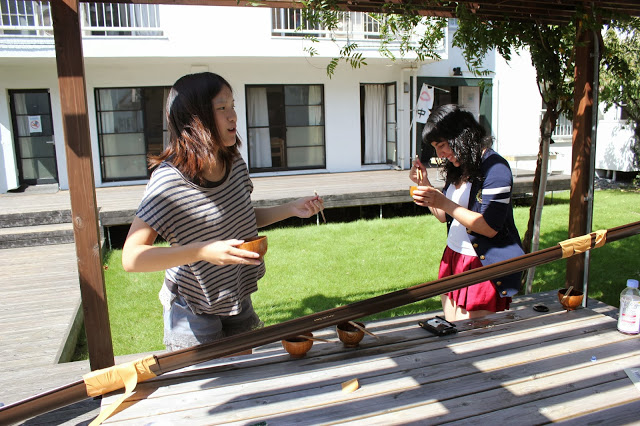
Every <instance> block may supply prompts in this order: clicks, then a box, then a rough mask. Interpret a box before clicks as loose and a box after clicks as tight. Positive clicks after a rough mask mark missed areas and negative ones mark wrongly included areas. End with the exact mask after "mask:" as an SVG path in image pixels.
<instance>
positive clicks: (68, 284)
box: [0, 169, 569, 423]
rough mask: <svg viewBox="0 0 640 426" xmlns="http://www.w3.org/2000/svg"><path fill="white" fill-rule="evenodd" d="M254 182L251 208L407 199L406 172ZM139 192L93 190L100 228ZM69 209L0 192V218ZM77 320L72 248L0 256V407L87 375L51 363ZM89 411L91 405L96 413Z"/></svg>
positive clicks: (522, 177)
mask: <svg viewBox="0 0 640 426" xmlns="http://www.w3.org/2000/svg"><path fill="white" fill-rule="evenodd" d="M429 176H430V179H431V180H432V182H434V183H435V184H436V185H438V184H441V183H442V182H441V181H439V180H438V178H437V171H436V169H430V170H429ZM531 179H532V176H531V175H530V174H529V175H527V174H526V173H522V172H521V173H520V174H519V177H518V179H516V183H515V190H516V191H521V192H527V191H528V190H529V189H528V188H529V187H530V186H531ZM252 180H253V182H254V193H253V197H252V198H253V200H254V202H255V204H256V205H257V206H268V205H273V204H277V203H280V202H283V201H286V200H288V199H291V198H297V197H301V196H307V195H312V194H313V191H314V190H316V191H318V193H319V194H320V195H322V196H323V198H325V200H326V207H327V208H333V207H345V206H358V205H375V204H381V205H382V204H387V203H397V202H410V201H411V200H410V198H409V195H408V187H409V185H410V184H411V182H410V181H409V179H408V171H407V170H404V171H395V170H384V171H370V172H358V173H335V174H310V175H296V176H276V177H258V178H253V179H252ZM568 187H569V177H568V176H562V175H557V176H553V179H552V180H551V181H550V185H549V190H563V189H568ZM143 191H144V185H137V186H126V187H111V188H98V189H96V198H97V203H98V207H99V209H100V217H101V221H102V224H103V225H116V224H128V223H130V221H131V219H132V217H133V214H134V212H135V209H136V208H137V205H138V203H139V201H140V198H141V196H142V193H143ZM68 209H70V201H69V193H68V191H58V192H54V193H38V192H25V193H19V194H0V215H29V214H31V213H34V212H52V213H51V214H53V212H60V211H63V210H68ZM80 315H81V304H80V290H79V284H78V276H77V263H76V256H75V246H74V245H73V244H59V245H47V246H39V247H26V248H13V249H4V250H0V324H2V327H0V343H1V344H2V347H1V349H0V403H3V404H9V403H13V402H16V401H19V400H21V399H24V398H27V397H29V396H33V395H35V394H37V393H39V392H42V391H45V390H48V389H51V388H54V387H57V386H61V385H63V384H65V383H68V382H70V381H73V380H77V379H78V378H79V377H80V376H81V375H82V374H84V373H86V372H88V371H89V367H88V363H87V362H84V363H67V364H57V363H58V361H59V359H61V357H62V358H64V355H65V354H68V353H69V352H70V351H72V350H73V347H74V345H75V341H74V339H69V335H70V334H71V335H73V333H71V331H72V330H74V329H76V328H77V327H79V326H80V324H81V322H80V318H81V317H80ZM129 358H130V357H123V358H119V360H124V359H129ZM118 362H120V361H118ZM91 405H92V404H91V403H90V402H89V403H88V406H89V407H90V409H94V408H95V407H92V408H91ZM93 405H94V406H95V404H93ZM81 411H82V409H81ZM0 423H1V422H0Z"/></svg>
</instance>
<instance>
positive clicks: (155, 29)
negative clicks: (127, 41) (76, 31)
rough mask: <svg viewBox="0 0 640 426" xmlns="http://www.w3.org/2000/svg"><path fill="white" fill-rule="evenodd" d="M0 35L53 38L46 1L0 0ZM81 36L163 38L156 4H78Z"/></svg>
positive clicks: (49, 12)
mask: <svg viewBox="0 0 640 426" xmlns="http://www.w3.org/2000/svg"><path fill="white" fill-rule="evenodd" d="M0 18H1V21H0V36H2V35H4V36H13V37H16V36H17V37H20V36H26V37H33V36H36V37H47V36H49V37H50V36H52V35H53V24H52V23H53V21H52V19H51V8H50V6H49V2H48V1H30V0H0ZM80 19H81V21H80V25H81V28H82V35H83V36H146V37H154V36H162V35H163V32H162V29H161V28H160V14H159V10H158V5H152V4H120V3H80Z"/></svg>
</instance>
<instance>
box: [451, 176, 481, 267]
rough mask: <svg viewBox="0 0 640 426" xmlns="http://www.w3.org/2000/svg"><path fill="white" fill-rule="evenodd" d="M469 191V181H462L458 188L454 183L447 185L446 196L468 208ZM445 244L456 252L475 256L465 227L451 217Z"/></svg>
mask: <svg viewBox="0 0 640 426" xmlns="http://www.w3.org/2000/svg"><path fill="white" fill-rule="evenodd" d="M470 191H471V183H470V182H464V183H463V184H462V185H460V187H459V188H456V186H455V185H449V187H448V188H447V192H446V193H445V195H446V197H447V198H448V199H449V200H451V201H453V202H454V203H456V204H458V205H460V206H461V207H464V208H465V209H468V208H469V193H470ZM447 246H448V247H449V248H450V249H451V250H453V251H455V252H456V253H460V254H464V255H467V256H477V254H476V251H475V250H474V249H473V246H472V245H471V241H469V235H468V234H467V228H466V227H464V226H462V224H460V222H458V221H457V220H456V219H453V222H451V227H450V228H449V235H448V236H447Z"/></svg>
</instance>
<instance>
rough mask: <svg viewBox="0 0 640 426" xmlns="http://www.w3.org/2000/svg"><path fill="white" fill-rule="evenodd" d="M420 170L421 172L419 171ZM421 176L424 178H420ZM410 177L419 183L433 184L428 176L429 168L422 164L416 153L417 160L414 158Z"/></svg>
mask: <svg viewBox="0 0 640 426" xmlns="http://www.w3.org/2000/svg"><path fill="white" fill-rule="evenodd" d="M418 171H420V173H418ZM420 176H422V180H420ZM409 179H411V180H412V181H413V182H415V183H417V184H418V185H426V186H431V182H429V178H428V177H427V168H426V167H425V166H424V164H422V162H421V161H420V159H419V158H418V156H417V155H416V158H415V160H413V164H412V165H411V170H410V171H409Z"/></svg>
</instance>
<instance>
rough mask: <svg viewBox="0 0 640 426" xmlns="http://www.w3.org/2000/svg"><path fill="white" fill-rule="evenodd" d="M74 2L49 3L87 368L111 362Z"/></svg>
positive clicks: (80, 49)
mask: <svg viewBox="0 0 640 426" xmlns="http://www.w3.org/2000/svg"><path fill="white" fill-rule="evenodd" d="M78 4H79V2H78V0H56V1H52V2H50V6H51V13H52V17H53V34H54V38H55V47H56V63H57V68H58V84H59V86H60V103H61V110H62V118H63V127H64V134H65V150H66V156H67V173H68V176H69V194H70V198H71V217H72V220H73V233H74V237H75V244H76V256H77V261H78V276H79V281H80V293H81V296H82V309H83V313H84V325H85V330H86V334H87V344H88V346H89V358H90V364H91V369H92V370H96V369H101V368H106V367H111V366H112V365H114V358H113V345H112V342H111V327H110V326H109V313H108V310H107V296H106V291H105V284H104V273H103V270H102V254H101V247H100V232H99V225H98V209H97V203H96V193H95V183H94V180H93V166H92V157H91V138H90V136H89V120H88V116H87V95H86V85H85V77H84V60H83V53H82V36H81V32H80V20H79V16H78Z"/></svg>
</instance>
